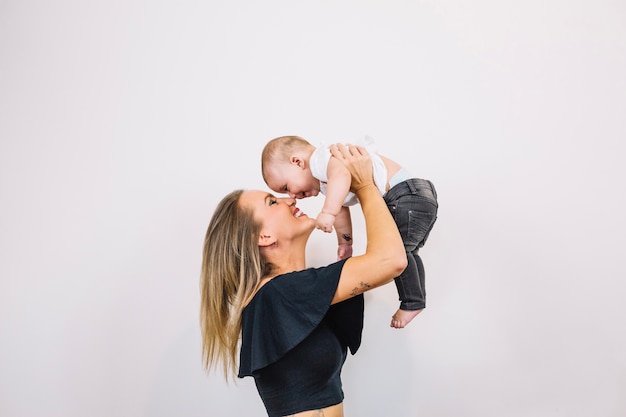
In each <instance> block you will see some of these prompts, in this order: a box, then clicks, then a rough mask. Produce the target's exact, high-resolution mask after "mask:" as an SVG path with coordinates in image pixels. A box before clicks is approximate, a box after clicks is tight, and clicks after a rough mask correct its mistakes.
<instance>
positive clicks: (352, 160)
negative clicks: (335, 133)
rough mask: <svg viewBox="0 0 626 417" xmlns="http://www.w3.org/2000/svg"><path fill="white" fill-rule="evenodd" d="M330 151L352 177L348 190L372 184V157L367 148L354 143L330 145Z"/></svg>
mask: <svg viewBox="0 0 626 417" xmlns="http://www.w3.org/2000/svg"><path fill="white" fill-rule="evenodd" d="M330 153H331V154H332V155H333V157H334V158H337V160H339V161H340V162H341V163H342V164H343V165H344V166H345V167H346V168H347V169H348V171H350V175H351V177H352V181H351V185H350V190H352V191H353V192H354V191H356V190H358V189H359V188H363V187H365V186H367V185H370V184H374V171H373V168H372V158H371V157H370V154H369V153H368V152H367V150H366V149H365V148H363V147H361V146H355V145H342V144H334V145H330Z"/></svg>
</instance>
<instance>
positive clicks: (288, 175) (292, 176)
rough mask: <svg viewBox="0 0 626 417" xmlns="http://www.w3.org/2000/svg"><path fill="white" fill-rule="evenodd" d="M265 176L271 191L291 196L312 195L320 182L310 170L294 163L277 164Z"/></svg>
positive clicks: (315, 193)
mask: <svg viewBox="0 0 626 417" xmlns="http://www.w3.org/2000/svg"><path fill="white" fill-rule="evenodd" d="M265 177H266V179H267V186H268V187H270V189H271V190H272V191H274V192H276V193H282V194H288V195H289V197H291V198H307V197H314V196H316V195H318V194H319V192H320V182H319V181H318V180H317V179H315V178H314V177H313V175H311V171H309V170H308V169H305V168H301V167H299V166H297V165H294V164H289V163H283V164H279V165H277V166H275V167H274V168H273V169H271V170H270V171H269V172H268V173H266V175H265Z"/></svg>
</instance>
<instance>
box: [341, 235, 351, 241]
mask: <svg viewBox="0 0 626 417" xmlns="http://www.w3.org/2000/svg"><path fill="white" fill-rule="evenodd" d="M341 237H342V238H343V240H345V241H346V242H352V235H350V234H349V233H342V234H341Z"/></svg>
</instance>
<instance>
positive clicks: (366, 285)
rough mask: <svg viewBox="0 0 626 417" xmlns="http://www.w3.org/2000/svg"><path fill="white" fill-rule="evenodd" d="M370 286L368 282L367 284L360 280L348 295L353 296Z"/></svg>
mask: <svg viewBox="0 0 626 417" xmlns="http://www.w3.org/2000/svg"><path fill="white" fill-rule="evenodd" d="M370 288H372V286H371V285H370V284H368V283H367V282H363V281H361V283H360V284H359V286H358V287H354V289H353V290H352V292H351V293H350V295H352V296H355V295H359V294H363V293H364V292H365V291H367V290H369V289H370Z"/></svg>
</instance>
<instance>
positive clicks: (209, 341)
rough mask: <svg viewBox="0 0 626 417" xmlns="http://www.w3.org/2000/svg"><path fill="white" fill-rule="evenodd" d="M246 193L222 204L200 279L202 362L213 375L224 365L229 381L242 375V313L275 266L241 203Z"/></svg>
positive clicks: (208, 235)
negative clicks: (239, 353) (239, 366)
mask: <svg viewBox="0 0 626 417" xmlns="http://www.w3.org/2000/svg"><path fill="white" fill-rule="evenodd" d="M242 193H243V190H236V191H233V192H231V193H230V194H228V195H227V196H225V197H224V198H223V199H222V201H220V202H219V204H218V205H217V208H216V209H215V212H214V213H213V216H212V218H211V221H210V222H209V227H208V229H207V232H206V236H205V239H204V251H203V257H202V272H201V279H200V295H201V304H200V329H201V332H202V359H203V365H204V368H205V369H206V370H207V371H210V370H211V369H212V368H214V367H216V366H217V364H218V363H219V362H221V364H222V367H223V371H224V376H225V377H226V379H228V378H229V376H230V375H235V374H236V372H237V364H238V361H237V351H238V347H239V340H240V336H241V314H242V311H243V308H244V306H245V302H246V300H248V299H250V298H251V297H252V295H253V294H254V292H255V290H256V288H257V287H258V285H259V283H260V282H261V279H262V278H263V276H265V275H267V274H268V273H269V270H270V269H271V266H270V265H269V264H268V263H267V262H266V260H265V258H264V257H263V256H262V255H261V253H260V251H259V246H258V239H259V233H260V228H261V226H260V224H259V223H258V222H255V221H254V219H253V213H252V211H251V210H249V209H245V208H243V207H241V206H240V205H239V198H240V197H241V194H242Z"/></svg>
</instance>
